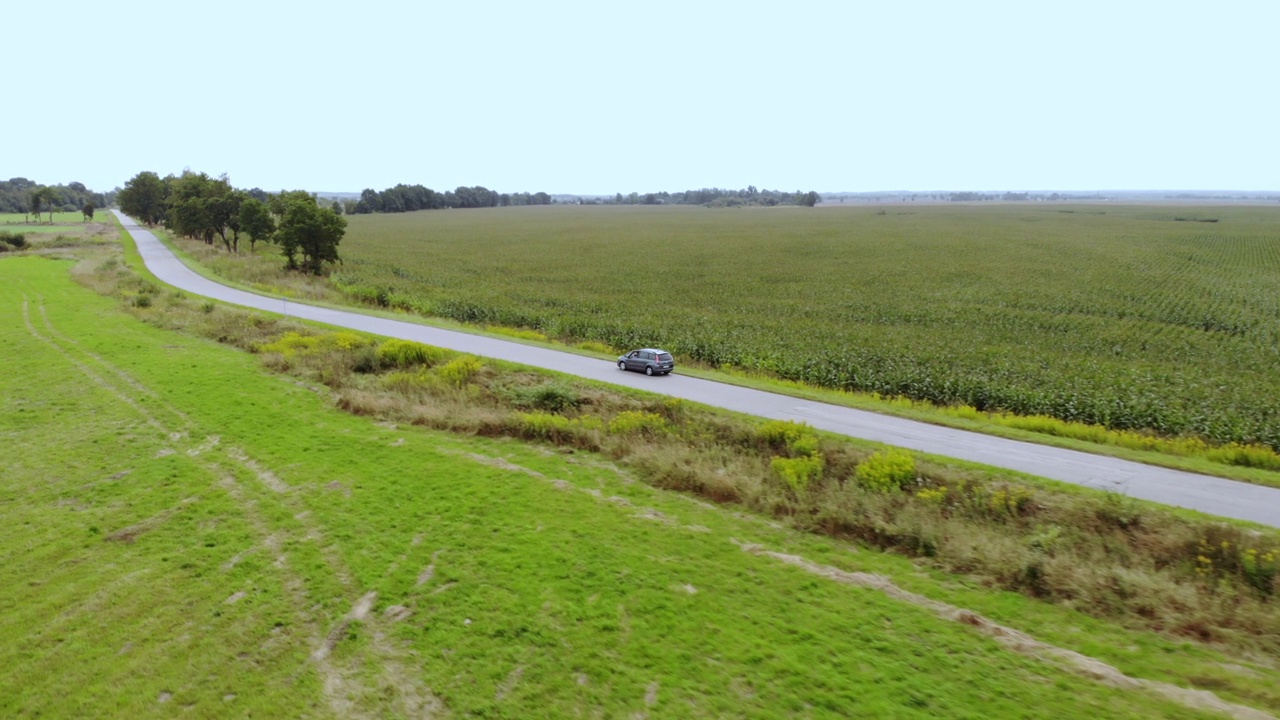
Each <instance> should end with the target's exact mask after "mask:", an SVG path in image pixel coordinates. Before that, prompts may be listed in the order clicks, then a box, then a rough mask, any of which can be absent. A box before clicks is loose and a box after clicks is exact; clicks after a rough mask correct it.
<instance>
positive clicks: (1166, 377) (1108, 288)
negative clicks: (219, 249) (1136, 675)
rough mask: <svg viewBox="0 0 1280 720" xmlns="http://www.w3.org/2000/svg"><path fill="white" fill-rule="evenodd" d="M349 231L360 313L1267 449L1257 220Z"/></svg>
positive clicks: (1270, 260)
mask: <svg viewBox="0 0 1280 720" xmlns="http://www.w3.org/2000/svg"><path fill="white" fill-rule="evenodd" d="M1204 220H1217V221H1216V222H1202V221H1204ZM348 221H349V223H350V226H349V230H348V233H347V237H346V238H345V239H344V241H343V243H342V248H341V252H342V256H343V259H344V263H343V264H342V265H341V266H340V267H338V268H337V269H336V272H335V274H334V276H333V277H334V280H335V281H336V282H337V283H338V284H339V286H341V287H343V288H345V289H347V291H348V292H349V293H351V295H352V296H354V297H360V298H364V299H366V300H368V301H371V302H375V303H381V304H386V305H389V306H393V307H403V308H406V309H411V310H416V311H419V312H423V313H425V314H429V315H437V316H444V317H448V318H452V319H455V320H461V321H466V322H476V323H491V324H499V325H507V326H516V327H528V328H533V329H536V330H539V331H542V332H543V333H545V334H547V335H550V336H552V337H560V338H567V339H573V340H580V341H581V340H586V341H597V342H601V343H604V344H607V345H610V346H612V347H615V348H626V347H633V346H645V345H657V346H661V347H664V348H666V349H669V350H671V351H673V352H674V353H676V355H677V356H678V357H680V358H683V359H685V360H695V361H702V362H706V363H709V364H712V365H716V366H733V367H737V368H744V369H748V370H761V371H765V372H768V373H772V374H776V375H778V376H781V377H782V378H785V379H790V380H797V381H802V382H806V383H810V384H814V385H818V386H824V387H834V388H841V389H848V390H861V391H869V392H876V393H880V394H882V395H887V396H906V397H910V398H915V399H923V400H928V401H931V402H935V403H938V404H942V405H948V404H964V405H968V406H972V407H974V408H977V409H978V410H981V411H1011V412H1014V413H1018V414H1021V415H1046V416H1051V417H1056V418H1060V419H1063V420H1070V421H1079V422H1084V423H1090V424H1098V425H1103V426H1106V427H1110V428H1117V429H1133V430H1144V431H1155V432H1158V433H1161V434H1165V435H1168V436H1178V435H1183V434H1193V435H1197V436H1201V437H1203V438H1206V439H1209V440H1211V441H1214V442H1219V443H1229V442H1239V443H1262V444H1266V445H1269V446H1270V447H1272V448H1280V415H1277V412H1278V409H1277V404H1276V402H1275V400H1274V399H1275V398H1276V397H1280V294H1278V293H1276V292H1275V289H1276V287H1278V286H1280V209H1276V208H1261V207H1252V208H1251V207H1212V208H1186V207H1176V206H1174V207H1112V206H1088V205H1085V206H1075V207H1072V206H1059V205H1047V204H1046V205H1027V206H988V207H976V206H959V207H953V206H920V207H912V206H907V205H896V206H893V207H891V208H885V209H883V210H880V211H878V210H876V209H875V208H867V207H857V208H852V207H850V208H841V207H830V208H821V207H820V208H815V209H806V208H747V209H707V208H701V207H666V208H664V207H639V208H637V207H537V208H501V209H494V210H483V211H457V212H453V211H450V212H443V211H426V212H419V213H408V214H389V215H357V216H352V217H350V218H348Z"/></svg>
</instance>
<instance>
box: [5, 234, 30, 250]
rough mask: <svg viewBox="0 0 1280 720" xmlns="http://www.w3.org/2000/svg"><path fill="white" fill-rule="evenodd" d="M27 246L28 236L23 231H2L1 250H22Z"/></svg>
mask: <svg viewBox="0 0 1280 720" xmlns="http://www.w3.org/2000/svg"><path fill="white" fill-rule="evenodd" d="M26 246H27V236H26V235H24V234H22V233H10V232H2V233H0V252H8V251H9V250H10V249H13V250H22V249H23V248H25V247H26Z"/></svg>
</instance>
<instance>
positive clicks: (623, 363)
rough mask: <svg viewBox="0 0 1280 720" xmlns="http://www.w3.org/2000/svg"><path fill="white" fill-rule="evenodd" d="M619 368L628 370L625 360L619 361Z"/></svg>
mask: <svg viewBox="0 0 1280 720" xmlns="http://www.w3.org/2000/svg"><path fill="white" fill-rule="evenodd" d="M618 369H619V370H626V369H627V364H626V363H625V362H623V361H622V360H619V361H618Z"/></svg>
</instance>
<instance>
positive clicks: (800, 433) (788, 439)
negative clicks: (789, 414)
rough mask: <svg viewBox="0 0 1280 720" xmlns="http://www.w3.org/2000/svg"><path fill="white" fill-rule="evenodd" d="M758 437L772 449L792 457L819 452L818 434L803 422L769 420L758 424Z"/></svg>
mask: <svg viewBox="0 0 1280 720" xmlns="http://www.w3.org/2000/svg"><path fill="white" fill-rule="evenodd" d="M760 438H761V439H762V440H764V442H765V444H766V445H768V446H769V447H770V448H772V449H774V450H780V451H784V452H786V453H788V454H789V455H790V456H792V457H807V456H811V455H817V454H819V443H818V435H817V434H816V433H815V432H814V431H813V428H811V427H809V426H808V425H806V424H804V423H796V422H791V421H789V420H771V421H769V422H767V423H765V424H763V425H761V426H760Z"/></svg>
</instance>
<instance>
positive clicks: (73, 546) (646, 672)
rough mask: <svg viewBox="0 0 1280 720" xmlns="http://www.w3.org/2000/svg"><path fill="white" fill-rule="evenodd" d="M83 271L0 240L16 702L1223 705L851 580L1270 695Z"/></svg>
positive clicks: (1212, 654) (26, 709) (1252, 678)
mask: <svg viewBox="0 0 1280 720" xmlns="http://www.w3.org/2000/svg"><path fill="white" fill-rule="evenodd" d="M71 266H72V264H71V263H68V262H62V261H52V260H45V259H41V258H33V257H22V258H14V257H10V258H3V259H0V277H3V278H4V280H5V282H4V283H0V306H3V307H4V308H5V312H3V313H0V340H3V342H2V343H0V347H3V348H5V350H4V356H3V357H4V362H5V366H6V368H7V369H8V370H9V372H6V373H4V374H3V375H0V398H2V399H3V400H2V401H0V402H3V406H2V407H0V437H3V438H4V441H5V443H4V447H5V452H6V457H7V459H8V463H7V467H6V472H5V473H4V474H3V475H2V476H0V507H2V508H3V512H4V516H5V518H6V520H7V522H6V523H5V525H4V527H3V528H2V529H0V557H3V558H4V562H3V563H0V608H3V609H4V612H3V613H0V668H2V669H3V670H4V672H2V673H0V712H3V714H5V715H7V716H32V715H42V716H55V717H56V716H76V715H84V714H116V715H127V716H129V717H162V716H163V717H168V716H171V715H173V714H174V713H175V712H178V711H181V712H182V714H184V715H187V716H191V717H244V716H283V715H287V716H291V717H384V716H388V715H409V714H416V713H419V712H421V711H424V710H430V711H433V712H435V713H436V714H438V715H441V716H451V715H456V716H462V715H490V716H493V715H510V716H519V717H563V716H568V715H578V714H582V715H593V714H602V715H605V716H617V715H624V714H625V715H631V714H636V713H643V714H645V715H646V716H649V717H722V716H739V717H742V716H745V717H754V716H759V717H772V716H777V715H778V714H787V715H795V716H801V717H825V716H831V717H844V716H851V715H860V716H868V717H873V716H881V717H922V718H923V717H937V716H947V717H992V716H1019V717H1054V718H1058V717H1097V716H1106V717H1219V716H1220V715H1217V714H1213V713H1211V712H1209V710H1208V708H1207V707H1206V709H1204V710H1191V709H1188V707H1187V705H1188V704H1192V705H1194V704H1195V703H1188V702H1185V701H1184V702H1175V701H1174V698H1173V697H1169V696H1166V695H1164V694H1162V693H1159V692H1155V691H1153V690H1151V689H1148V688H1144V687H1140V686H1139V685H1136V684H1133V683H1128V684H1120V685H1112V684H1109V683H1106V682H1097V681H1096V680H1094V679H1091V678H1090V677H1088V675H1087V674H1085V673H1076V672H1073V671H1070V670H1066V669H1063V668H1062V667H1060V666H1059V665H1057V664H1055V663H1054V662H1052V661H1048V660H1045V659H1038V658H1036V657H1034V656H1026V655H1023V654H1020V653H1018V652H1014V651H1013V650H1012V649H1010V648H1008V647H1006V646H1004V645H1001V644H1000V643H997V642H996V641H995V640H993V639H991V638H990V637H988V636H985V635H983V634H981V633H979V632H977V630H976V629H975V628H974V626H973V624H972V623H971V622H969V621H966V622H955V621H953V620H950V619H945V618H944V617H941V616H939V614H938V613H937V612H936V611H934V610H932V609H930V608H929V607H928V606H924V607H922V606H920V605H917V604H915V603H912V602H909V601H908V598H906V597H905V596H895V595H892V594H889V593H885V592H882V591H881V590H877V589H873V588H867V587H859V586H856V585H851V584H848V583H845V582H840V581H838V578H840V577H844V576H841V575H840V572H844V573H855V572H874V573H878V574H880V575H882V576H884V577H886V578H890V579H891V580H894V581H897V582H899V583H901V584H902V585H903V586H905V587H908V588H910V589H911V590H912V591H913V592H916V593H922V594H923V595H925V596H931V597H934V598H938V599H941V600H943V601H945V602H953V603H962V604H963V605H964V606H967V607H970V608H974V609H975V610H976V611H980V612H983V613H986V614H989V615H991V616H993V617H997V618H1002V619H1003V620H1004V621H1005V622H1009V623H1014V624H1017V625H1021V626H1022V627H1023V628H1024V629H1026V630H1028V631H1031V633H1032V635H1038V636H1040V637H1041V638H1042V639H1049V640H1052V641H1054V642H1058V643H1062V644H1069V645H1074V646H1076V648H1077V649H1079V650H1081V651H1087V652H1089V653H1090V654H1093V655H1100V656H1103V657H1106V658H1107V659H1108V660H1109V661H1111V662H1114V663H1116V664H1117V665H1120V666H1122V667H1127V668H1130V672H1142V673H1145V674H1147V675H1150V676H1153V677H1155V678H1170V679H1177V680H1178V682H1179V684H1181V683H1183V682H1186V680H1185V678H1186V677H1187V675H1188V674H1200V677H1201V679H1200V680H1199V681H1198V682H1201V683H1203V684H1216V686H1218V687H1222V686H1229V685H1231V684H1232V682H1233V681H1232V680H1229V679H1226V678H1229V677H1235V678H1236V681H1243V682H1244V683H1246V684H1247V685H1255V686H1257V687H1260V688H1265V687H1267V686H1268V685H1270V686H1272V687H1273V686H1274V683H1271V682H1269V681H1268V680H1267V677H1268V676H1269V675H1270V674H1271V673H1273V671H1274V669H1273V668H1269V667H1268V666H1267V665H1266V664H1265V663H1264V664H1253V663H1250V667H1248V668H1244V667H1242V666H1240V665H1236V664H1233V663H1230V662H1228V658H1226V657H1224V656H1222V655H1220V654H1218V653H1217V652H1216V651H1215V650H1213V649H1212V648H1211V647H1208V646H1199V645H1196V644H1194V643H1189V642H1176V641H1171V640H1168V639H1165V638H1162V637H1159V636H1156V635H1153V634H1151V633H1142V632H1134V631H1127V630H1123V629H1121V628H1118V627H1116V626H1113V625H1110V624H1108V623H1104V622H1100V621H1097V620H1093V619H1091V618H1088V617H1085V616H1082V615H1080V614H1078V613H1075V612H1072V611H1071V610H1069V609H1068V608H1065V607H1054V606H1051V605H1047V604H1044V603H1038V602H1035V601H1033V600H1029V599H1027V598H1023V597H1020V596H1017V595H1013V594H1009V593H990V592H986V591H983V590H981V589H977V588H971V587H966V586H963V585H957V584H955V583H954V582H952V581H950V580H948V578H946V577H945V576H937V575H933V574H930V573H922V572H921V571H920V569H919V568H918V567H916V566H914V565H913V564H912V563H910V562H909V561H907V560H906V559H904V558H900V557H895V556H893V555H886V554H882V553H878V552H870V551H859V550H858V549H857V548H855V547H852V546H849V545H846V544H844V543H840V542H836V541H833V540H827V539H824V538H816V537H811V536H806V535H803V534H798V533H795V532H793V531H789V530H786V529H784V528H781V527H779V526H776V525H770V524H767V523H762V522H760V521H759V520H758V519H756V518H753V517H751V516H739V515H735V514H731V513H727V512H724V511H722V510H719V509H717V508H714V507H709V506H706V505H703V504H699V503H692V502H689V500H688V499H687V498H684V497H682V496H680V495H677V494H674V493H667V492H662V491H658V490H654V489H652V488H650V487H648V486H646V485H644V484H641V483H636V482H632V481H630V480H629V478H628V477H627V473H625V472H620V471H619V469H618V468H616V467H614V466H613V465H612V464H611V463H609V462H607V460H605V459H603V458H593V457H592V456H590V454H582V455H578V456H572V455H565V454H562V453H548V452H546V451H545V450H542V449H540V448H538V447H535V446H527V445H523V444H521V443H516V442H510V441H501V440H494V439H483V438H468V437H462V436H455V435H451V434H446V433H440V432H433V431H428V430H424V429H421V428H413V427H403V426H396V425H389V424H385V423H383V424H379V423H374V422H372V421H370V420H368V419H366V418H361V417H356V416H352V415H349V414H346V413H343V412H340V411H337V410H335V409H334V408H332V407H331V405H330V403H329V400H328V398H327V396H326V395H325V394H324V393H323V392H317V389H316V388H314V387H310V386H308V384H306V383H299V382H296V381H294V380H292V379H290V378H288V377H282V376H278V375H273V374H269V373H266V372H264V371H263V370H262V369H261V367H260V364H259V361H258V359H257V358H256V357H254V356H252V355H249V354H247V353H243V352H241V351H237V350H234V349H230V348H227V347H223V346H219V345H217V344H215V343H212V342H209V341H205V340H201V339H199V338H196V337H193V336H189V335H184V334H181V333H175V332H168V331H164V330H160V329H157V328H155V327H152V326H149V325H145V324H143V323H141V322H139V321H138V320H136V319H135V318H133V317H131V316H129V315H127V314H126V313H125V312H123V311H122V309H121V307H120V305H119V304H118V301H117V300H116V299H114V298H107V297H102V296H98V295H96V294H94V293H92V292H90V291H89V290H87V289H85V288H83V287H80V286H78V285H76V284H74V283H73V282H72V281H71V280H70V278H69V275H68V272H69V270H70V268H71ZM650 511H652V512H650ZM655 518H657V519H665V520H664V521H661V522H660V521H657V520H656V519H655ZM747 543H751V544H754V545H756V546H758V549H757V550H756V551H754V552H744V551H743V547H744V546H746V544H747ZM761 550H763V551H764V552H761ZM770 553H776V554H774V555H771V554H770ZM789 558H800V559H802V560H803V562H799V563H797V562H793V561H790V560H788V559H789ZM805 562H807V563H809V565H805ZM809 567H817V568H819V569H821V568H827V569H828V570H827V571H826V573H825V574H823V573H814V572H812V571H810V570H809V569H806V568H809ZM848 577H853V576H852V575H848ZM970 617H971V616H970ZM1232 668H1235V669H1232ZM1218 677H1222V678H1224V679H1217V680H1215V678H1218ZM1263 695H1265V691H1263ZM1261 696H1262V695H1260V697H1261Z"/></svg>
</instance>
